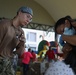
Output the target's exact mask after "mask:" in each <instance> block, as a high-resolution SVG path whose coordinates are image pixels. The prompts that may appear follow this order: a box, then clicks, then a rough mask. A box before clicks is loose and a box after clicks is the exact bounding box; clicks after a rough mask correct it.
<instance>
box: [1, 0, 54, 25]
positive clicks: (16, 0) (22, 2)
mask: <svg viewBox="0 0 76 75" xmlns="http://www.w3.org/2000/svg"><path fill="white" fill-rule="evenodd" d="M21 6H30V7H31V8H32V9H33V11H34V16H33V22H36V23H40V24H46V25H53V24H54V23H55V22H54V20H53V18H52V17H51V16H50V15H49V14H48V12H47V11H46V10H45V9H44V8H43V7H41V6H40V5H39V4H37V3H36V2H35V1H33V0H0V17H7V18H13V17H14V16H15V15H16V12H17V10H18V8H19V7H21Z"/></svg>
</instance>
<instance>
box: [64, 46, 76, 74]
mask: <svg viewBox="0 0 76 75" xmlns="http://www.w3.org/2000/svg"><path fill="white" fill-rule="evenodd" d="M64 62H65V63H66V64H67V65H70V67H71V68H72V69H73V71H74V72H75V74H76V47H75V46H72V50H71V51H69V53H68V54H67V56H66V58H65V60H64Z"/></svg>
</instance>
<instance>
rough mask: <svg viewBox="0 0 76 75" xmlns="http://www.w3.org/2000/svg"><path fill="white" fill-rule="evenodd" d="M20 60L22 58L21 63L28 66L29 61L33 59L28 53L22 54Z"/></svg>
mask: <svg viewBox="0 0 76 75" xmlns="http://www.w3.org/2000/svg"><path fill="white" fill-rule="evenodd" d="M21 58H22V63H25V64H29V62H30V59H31V58H33V56H32V54H31V53H30V52H24V53H23V54H22V56H21Z"/></svg>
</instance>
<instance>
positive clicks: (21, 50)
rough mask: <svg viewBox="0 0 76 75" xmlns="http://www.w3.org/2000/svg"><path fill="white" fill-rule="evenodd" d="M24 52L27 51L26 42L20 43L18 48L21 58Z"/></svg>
mask: <svg viewBox="0 0 76 75" xmlns="http://www.w3.org/2000/svg"><path fill="white" fill-rule="evenodd" d="M24 50H25V42H24V41H20V42H19V44H18V45H17V47H16V52H17V54H18V55H19V56H21V55H22V54H23V52H24Z"/></svg>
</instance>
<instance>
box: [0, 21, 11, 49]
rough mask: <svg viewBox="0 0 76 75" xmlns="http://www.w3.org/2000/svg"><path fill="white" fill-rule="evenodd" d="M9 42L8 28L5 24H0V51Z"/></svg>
mask: <svg viewBox="0 0 76 75" xmlns="http://www.w3.org/2000/svg"><path fill="white" fill-rule="evenodd" d="M8 38H9V39H8ZM10 40H11V38H10V32H9V26H7V25H6V22H0V50H1V49H3V48H4V47H6V46H7V45H8V43H9V41H10Z"/></svg>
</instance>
